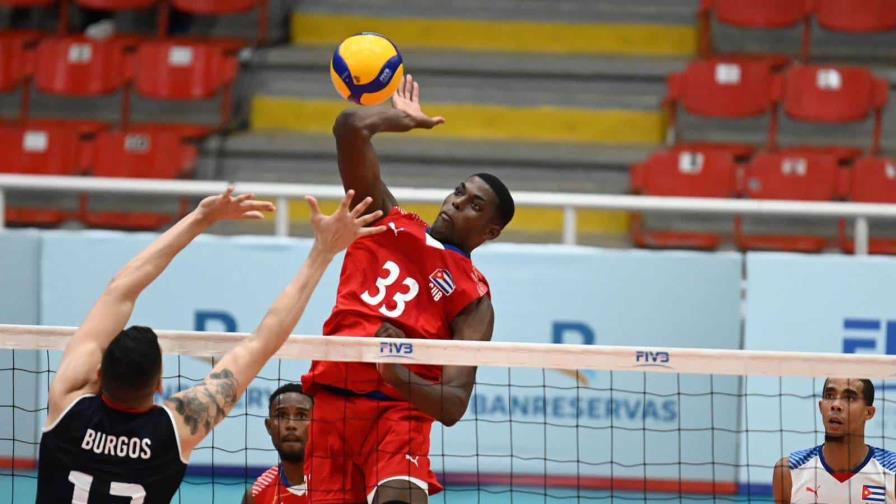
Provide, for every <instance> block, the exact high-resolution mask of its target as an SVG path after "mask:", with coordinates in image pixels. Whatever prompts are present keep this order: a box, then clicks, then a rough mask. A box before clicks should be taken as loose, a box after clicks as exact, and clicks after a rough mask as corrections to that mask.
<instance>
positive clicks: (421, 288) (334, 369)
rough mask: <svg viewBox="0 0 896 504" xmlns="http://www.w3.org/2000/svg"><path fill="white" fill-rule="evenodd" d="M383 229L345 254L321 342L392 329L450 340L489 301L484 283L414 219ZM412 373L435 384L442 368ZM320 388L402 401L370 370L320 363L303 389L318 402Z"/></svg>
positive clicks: (402, 217)
mask: <svg viewBox="0 0 896 504" xmlns="http://www.w3.org/2000/svg"><path fill="white" fill-rule="evenodd" d="M378 224H382V225H385V226H387V230H386V231H385V232H383V233H380V234H377V235H374V236H369V237H365V238H361V239H358V240H355V242H354V243H353V244H352V245H351V246H350V247H349V248H348V250H347V251H346V253H345V261H344V262H343V265H342V273H341V276H340V278H339V290H338V292H337V295H336V306H335V307H334V308H333V312H332V313H331V314H330V318H329V319H328V320H327V321H326V323H325V324H324V334H325V335H328V336H374V335H375V334H376V332H377V330H379V328H380V325H381V324H382V323H383V322H389V323H390V324H392V325H394V326H395V327H397V328H399V329H401V330H402V331H404V333H405V335H407V337H408V338H418V339H451V338H452V337H453V333H452V330H451V322H452V321H453V320H454V318H455V317H456V316H457V315H458V313H460V312H461V311H462V310H463V309H464V308H466V307H467V306H469V305H470V303H472V302H473V301H476V300H477V299H479V298H481V297H482V296H485V295H488V293H489V287H488V282H487V281H486V279H485V277H484V276H482V274H481V273H480V272H479V271H478V270H477V269H476V268H475V267H474V266H473V262H472V261H471V260H470V256H469V255H467V254H466V253H465V252H463V251H462V250H460V249H458V248H456V247H453V246H451V245H446V244H443V243H441V242H439V241H438V240H436V239H435V238H433V237H432V236H430V235H429V233H428V229H427V225H426V223H425V222H423V220H422V219H421V218H420V217H419V216H417V215H416V214H413V213H410V212H405V211H404V210H401V209H400V208H398V207H395V208H393V209H392V211H391V212H390V213H389V214H388V215H387V216H386V217H384V218H383V219H382V220H381V222H379V223H378ZM409 368H410V369H411V370H413V371H414V372H415V373H417V374H418V375H420V376H421V377H423V378H426V379H428V380H431V381H439V380H440V379H441V376H442V368H441V366H421V365H418V366H409ZM321 384H323V385H329V386H332V387H338V388H341V389H346V390H351V391H353V392H355V393H359V394H366V393H370V392H375V391H378V392H382V393H385V394H387V395H389V396H392V397H400V396H399V395H398V393H397V391H395V390H394V389H393V388H392V387H390V386H388V385H386V384H385V382H383V380H382V378H381V377H380V374H379V372H377V370H376V366H375V365H374V364H372V363H354V362H352V363H346V362H325V361H315V362H314V363H312V365H311V370H310V371H309V372H308V374H306V375H305V376H304V377H303V378H302V385H303V386H304V387H305V391H306V393H311V394H313V393H314V391H315V387H316V386H317V385H321Z"/></svg>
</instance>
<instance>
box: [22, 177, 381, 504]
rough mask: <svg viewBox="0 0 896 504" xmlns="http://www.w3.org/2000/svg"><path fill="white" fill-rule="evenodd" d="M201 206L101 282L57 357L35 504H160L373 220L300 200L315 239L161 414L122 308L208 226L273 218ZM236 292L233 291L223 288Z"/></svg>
mask: <svg viewBox="0 0 896 504" xmlns="http://www.w3.org/2000/svg"><path fill="white" fill-rule="evenodd" d="M232 192H233V188H229V189H228V190H227V191H226V192H225V193H224V194H221V195H219V196H212V197H209V198H206V199H204V200H203V201H202V203H200V204H199V207H198V208H197V209H196V210H194V211H193V212H191V213H190V214H188V215H187V216H186V217H184V218H183V219H181V220H180V221H179V222H178V223H177V224H175V225H174V226H173V227H172V228H171V229H169V230H168V231H166V232H165V233H164V234H162V235H161V236H160V237H158V238H157V239H156V240H155V241H154V242H153V243H152V244H151V245H150V246H149V247H147V248H146V249H145V250H144V251H143V252H141V253H140V254H139V255H137V257H135V258H134V259H132V260H131V261H130V262H129V263H128V264H127V265H126V266H125V267H124V268H123V269H122V270H121V271H120V272H119V273H118V274H117V275H115V278H113V279H112V281H111V282H110V283H109V285H108V287H107V288H106V290H105V292H103V294H102V295H101V296H100V298H99V300H98V301H97V302H96V304H95V305H94V306H93V309H92V310H91V311H90V313H89V314H88V315H87V318H86V319H85V320H84V322H83V323H82V324H81V327H80V328H78V330H77V331H75V334H74V335H73V336H72V338H71V340H70V341H69V342H68V345H67V346H66V348H65V353H64V354H63V356H62V362H61V363H60V364H59V368H58V370H57V372H56V376H55V378H54V379H53V381H52V383H51V384H50V391H49V405H48V413H47V421H46V426H45V427H44V430H43V435H42V436H41V440H40V456H39V459H38V475H37V503H38V504H60V503H72V504H105V503H111V502H115V503H122V502H130V503H131V504H163V503H164V504H168V503H169V502H171V498H172V496H174V493H175V492H176V491H177V488H178V487H179V486H180V483H181V480H182V479H183V476H184V471H185V470H186V467H187V461H188V460H189V459H190V454H191V452H192V450H193V449H194V448H195V447H196V446H197V445H198V444H199V443H200V442H201V441H202V440H203V439H204V438H205V436H206V435H208V433H209V432H210V431H211V430H212V429H213V428H214V426H215V425H217V424H218V423H219V422H220V421H221V420H223V419H224V417H226V416H227V413H228V412H229V411H230V410H231V409H233V407H234V405H235V404H236V402H237V401H238V400H239V398H240V396H241V395H242V394H243V392H245V391H246V387H247V386H248V385H249V382H250V381H252V379H253V378H255V375H257V374H258V372H259V371H260V370H261V368H262V366H264V364H265V363H266V362H267V361H268V359H270V358H271V356H272V355H273V354H274V353H275V352H276V351H277V350H278V349H279V348H280V346H281V345H282V344H283V343H284V342H285V341H286V338H287V337H288V336H289V334H290V333H291V332H292V329H293V328H294V327H295V325H296V323H297V322H298V320H299V317H300V316H301V314H302V312H303V311H304V309H305V306H306V304H307V303H308V299H309V298H310V297H311V293H312V292H313V291H314V288H315V286H316V285H317V283H318V281H319V280H320V277H321V276H322V275H323V273H324V271H325V270H326V268H327V266H328V265H329V263H330V261H331V260H332V259H333V257H334V256H335V255H336V254H337V253H339V252H340V251H341V250H343V249H344V248H345V247H347V246H348V244H349V243H351V242H352V240H354V239H355V238H356V237H358V236H369V235H372V234H375V233H377V232H382V231H384V230H385V228H384V227H375V228H364V227H363V226H364V225H367V224H370V223H371V222H372V221H374V220H376V219H377V218H378V217H379V216H380V215H381V214H380V212H374V213H371V214H367V215H364V216H362V212H363V211H364V209H365V208H366V207H367V205H369V204H370V202H371V199H369V198H365V199H364V200H363V201H361V203H360V204H358V205H357V206H356V207H355V208H354V209H353V210H352V211H349V202H350V200H351V199H352V196H353V195H354V193H353V192H352V191H349V193H348V195H347V196H346V198H345V200H343V202H342V205H341V206H340V208H339V210H338V211H337V212H336V213H335V214H333V215H331V216H324V215H322V214H321V213H320V209H319V208H318V206H317V202H316V201H314V199H313V198H309V200H308V201H309V204H310V205H311V209H312V218H311V223H312V227H313V228H314V234H315V241H314V245H313V246H312V248H311V252H310V253H309V255H308V258H307V259H306V261H305V264H304V265H303V266H302V269H301V271H300V272H299V274H298V275H297V276H296V277H295V278H294V279H293V281H292V282H291V283H290V284H289V285H288V286H287V287H286V289H285V290H284V291H283V293H282V294H280V296H279V297H278V298H277V300H276V301H275V302H274V304H273V305H272V306H271V308H270V310H268V313H267V315H266V316H265V317H264V319H263V320H262V321H261V324H260V325H259V326H258V328H257V329H256V330H255V333H254V334H253V335H252V336H249V337H247V338H246V339H244V340H243V341H242V342H240V343H239V344H238V345H237V346H236V347H235V348H233V349H232V350H231V351H229V352H228V353H227V354H226V355H224V357H222V358H221V360H220V361H219V362H218V364H217V365H216V366H215V367H214V369H212V371H211V373H210V374H209V375H208V377H206V379H205V380H204V381H203V382H202V383H200V384H199V385H196V386H195V387H192V388H189V389H187V390H184V391H181V392H179V393H177V394H175V395H174V396H172V397H171V398H169V399H168V400H167V401H165V403H164V404H163V405H156V404H155V403H154V396H155V394H156V392H159V391H161V386H162V352H161V350H160V348H159V342H158V338H157V336H156V334H155V332H153V330H152V329H150V328H148V327H138V326H132V327H129V328H127V329H125V325H126V324H127V322H128V320H129V319H130V318H131V313H132V312H133V310H134V304H135V303H136V301H137V298H138V297H139V295H140V293H141V292H143V290H144V289H146V287H148V286H149V285H150V284H151V283H152V282H153V281H154V280H155V279H156V278H158V276H159V275H160V274H162V272H163V271H164V270H165V268H167V267H168V265H169V264H170V263H171V261H172V260H173V259H174V257H175V256H176V255H177V254H178V253H179V252H180V251H181V250H183V249H184V248H185V247H186V246H187V245H188V244H189V243H190V242H191V241H192V240H193V239H194V238H196V236H198V235H199V234H200V233H202V232H203V231H204V230H206V229H207V228H208V227H209V226H211V225H212V224H214V223H215V222H218V221H221V220H227V219H245V218H256V219H260V218H262V213H261V212H262V211H270V210H273V209H274V208H273V205H271V204H270V203H268V202H265V201H255V200H252V196H251V195H243V196H237V197H233V196H232ZM235 288H239V287H235Z"/></svg>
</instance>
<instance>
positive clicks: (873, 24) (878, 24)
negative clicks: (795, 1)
mask: <svg viewBox="0 0 896 504" xmlns="http://www.w3.org/2000/svg"><path fill="white" fill-rule="evenodd" d="M815 1H816V3H815V19H816V20H817V21H818V24H819V26H821V27H822V28H824V29H825V30H830V31H835V32H846V33H881V32H886V31H890V30H896V0H815Z"/></svg>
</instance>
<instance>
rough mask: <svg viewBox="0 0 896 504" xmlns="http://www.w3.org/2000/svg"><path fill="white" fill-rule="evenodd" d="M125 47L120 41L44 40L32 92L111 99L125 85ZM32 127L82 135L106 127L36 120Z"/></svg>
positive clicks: (75, 121) (95, 122) (92, 122)
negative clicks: (45, 126)
mask: <svg viewBox="0 0 896 504" xmlns="http://www.w3.org/2000/svg"><path fill="white" fill-rule="evenodd" d="M125 49H126V44H125V43H123V42H121V41H120V40H117V39H113V40H109V41H102V42H101V41H96V40H92V39H89V38H86V37H82V36H71V37H58V38H48V39H44V40H43V41H41V43H40V45H39V46H38V49H37V64H36V69H35V72H34V83H35V87H36V89H38V90H39V91H41V92H43V93H47V94H51V95H58V96H69V97H79V98H84V97H97V96H108V95H112V94H114V93H116V92H118V91H120V90H122V89H124V87H125V85H126V84H127V81H128V76H127V72H126V71H125V69H126V68H127V66H128V65H127V54H126V52H125ZM31 122H33V123H36V124H53V123H58V124H61V125H65V126H69V127H74V128H77V129H78V131H80V132H81V133H82V134H87V135H91V134H95V133H96V132H98V131H100V130H102V129H105V128H106V127H108V126H109V125H108V124H107V123H106V122H104V121H99V120H84V119H59V120H56V119H52V120H48V119H40V120H35V121H31Z"/></svg>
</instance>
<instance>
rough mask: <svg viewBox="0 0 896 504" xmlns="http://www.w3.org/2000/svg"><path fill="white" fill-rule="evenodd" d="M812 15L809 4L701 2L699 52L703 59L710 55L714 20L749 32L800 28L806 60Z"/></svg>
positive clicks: (797, 0) (803, 0)
mask: <svg viewBox="0 0 896 504" xmlns="http://www.w3.org/2000/svg"><path fill="white" fill-rule="evenodd" d="M811 13H812V0H749V1H744V0H701V2H700V9H699V11H698V16H699V18H700V32H699V38H700V40H699V46H700V52H701V54H702V55H703V56H709V55H710V54H712V52H713V48H712V24H711V22H710V20H711V19H713V18H714V19H715V20H716V21H718V22H719V23H722V24H726V25H731V26H735V27H738V28H744V29H750V30H779V29H784V28H793V27H797V26H799V25H801V24H802V27H803V47H802V55H803V59H804V60H806V59H807V58H808V55H809V43H810V24H809V19H810V15H811ZM775 59H776V60H778V61H779V60H780V58H775ZM785 59H786V58H785Z"/></svg>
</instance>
